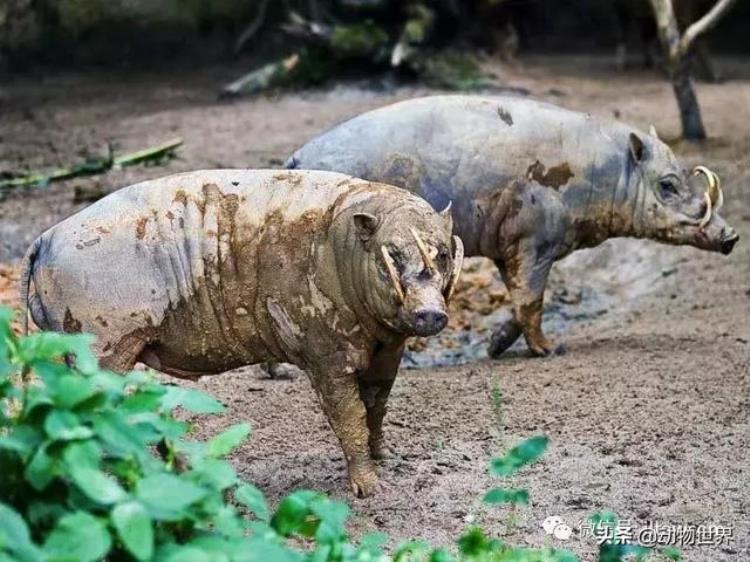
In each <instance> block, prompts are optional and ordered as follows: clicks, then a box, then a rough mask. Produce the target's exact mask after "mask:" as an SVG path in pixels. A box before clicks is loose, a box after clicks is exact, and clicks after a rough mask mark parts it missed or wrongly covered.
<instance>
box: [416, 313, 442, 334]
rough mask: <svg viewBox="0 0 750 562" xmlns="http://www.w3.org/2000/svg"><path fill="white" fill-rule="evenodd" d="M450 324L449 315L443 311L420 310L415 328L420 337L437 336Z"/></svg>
mask: <svg viewBox="0 0 750 562" xmlns="http://www.w3.org/2000/svg"><path fill="white" fill-rule="evenodd" d="M447 323H448V315H447V314H446V313H445V312H443V311H441V310H420V311H419V312H417V313H416V315H415V316H414V328H415V331H416V332H417V334H418V335H420V336H430V335H434V334H437V333H438V332H439V331H440V330H442V329H443V328H445V325H446V324H447Z"/></svg>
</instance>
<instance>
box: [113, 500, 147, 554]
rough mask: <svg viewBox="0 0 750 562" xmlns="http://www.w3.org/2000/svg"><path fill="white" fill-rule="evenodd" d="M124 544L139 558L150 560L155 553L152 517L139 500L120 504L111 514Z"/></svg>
mask: <svg viewBox="0 0 750 562" xmlns="http://www.w3.org/2000/svg"><path fill="white" fill-rule="evenodd" d="M110 517H111V519H112V525H113V526H114V528H115V530H116V531H117V536H119V537H120V540H121V541H122V544H123V545H125V548H127V549H128V552H130V554H132V555H133V556H134V557H135V558H137V559H138V560H149V559H151V557H152V556H153V554H154V528H153V525H152V524H151V518H150V517H149V516H148V514H147V513H146V510H145V509H144V507H143V506H142V505H141V504H139V503H138V502H134V501H131V502H127V503H123V504H120V505H118V506H117V507H115V508H114V509H113V510H112V514H111V515H110Z"/></svg>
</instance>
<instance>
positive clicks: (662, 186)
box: [659, 177, 680, 199]
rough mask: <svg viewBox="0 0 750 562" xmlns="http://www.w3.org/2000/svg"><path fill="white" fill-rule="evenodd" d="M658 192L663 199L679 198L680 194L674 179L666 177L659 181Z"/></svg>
mask: <svg viewBox="0 0 750 562" xmlns="http://www.w3.org/2000/svg"><path fill="white" fill-rule="evenodd" d="M659 191H660V192H661V196H662V198H664V199H670V198H674V197H679V195H680V192H679V189H678V187H677V182H676V180H675V178H671V177H666V178H662V179H660V180H659Z"/></svg>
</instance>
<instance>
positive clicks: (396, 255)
mask: <svg viewBox="0 0 750 562" xmlns="http://www.w3.org/2000/svg"><path fill="white" fill-rule="evenodd" d="M388 253H389V254H390V255H391V257H392V258H393V262H394V263H395V264H396V269H398V271H399V273H403V272H404V261H405V260H404V254H402V253H401V251H400V250H399V249H398V248H396V247H395V246H390V247H389V248H388Z"/></svg>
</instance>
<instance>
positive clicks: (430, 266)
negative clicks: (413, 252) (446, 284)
mask: <svg viewBox="0 0 750 562" xmlns="http://www.w3.org/2000/svg"><path fill="white" fill-rule="evenodd" d="M409 230H410V231H411V235H412V236H413V237H414V240H416V241H417V248H419V253H420V254H421V255H422V261H423V262H424V265H425V267H426V268H427V271H429V272H430V273H432V274H434V273H435V272H436V271H437V268H436V267H435V262H434V261H432V258H431V257H430V253H429V252H428V251H427V247H426V246H425V245H424V242H422V239H421V238H420V237H419V234H417V231H416V230H414V229H413V228H410V229H409Z"/></svg>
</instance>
